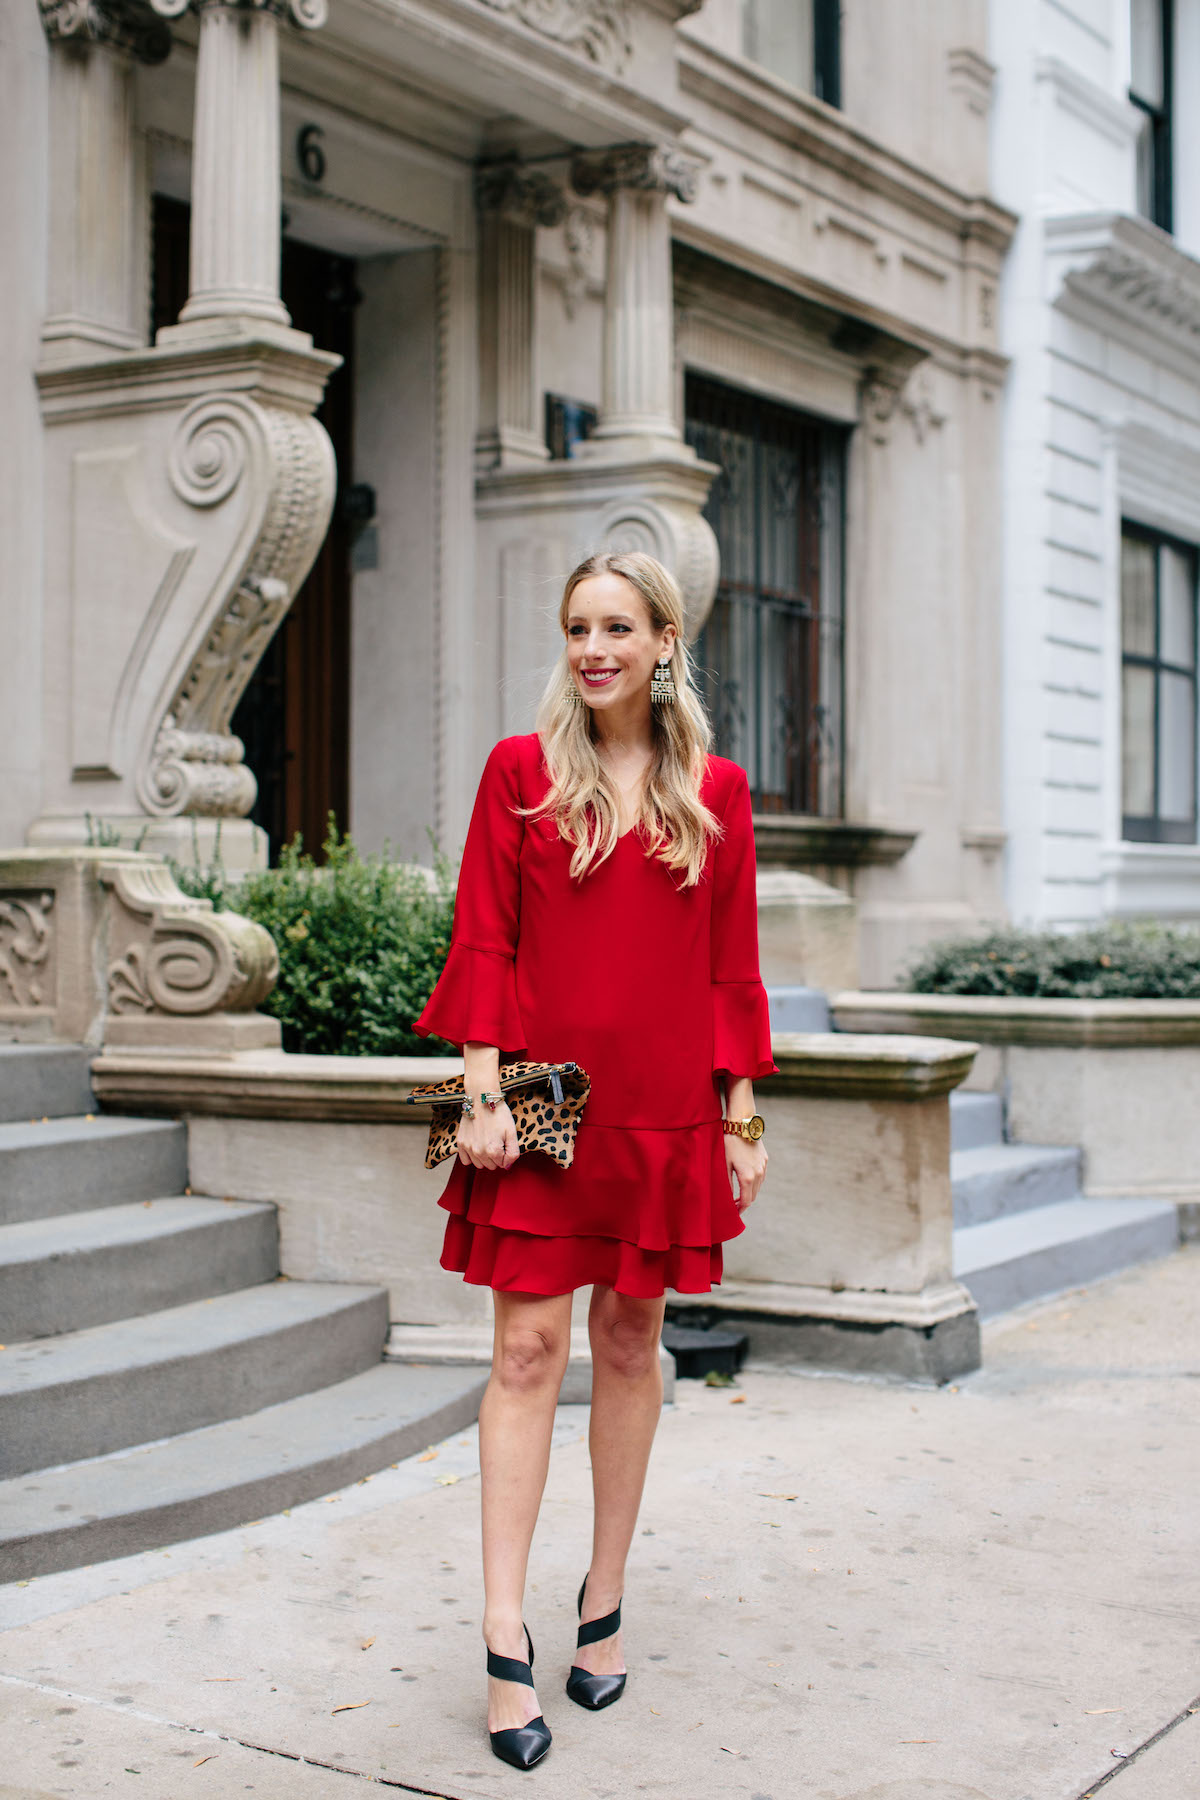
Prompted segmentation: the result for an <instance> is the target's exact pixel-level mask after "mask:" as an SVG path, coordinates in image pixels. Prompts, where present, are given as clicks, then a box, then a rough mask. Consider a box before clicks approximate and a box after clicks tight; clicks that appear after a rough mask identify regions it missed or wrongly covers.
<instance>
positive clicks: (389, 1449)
mask: <svg viewBox="0 0 1200 1800" xmlns="http://www.w3.org/2000/svg"><path fill="white" fill-rule="evenodd" d="M484 1385H485V1375H484V1373H483V1371H481V1370H479V1369H463V1368H438V1369H416V1368H402V1367H399V1366H396V1365H389V1364H386V1363H377V1364H376V1365H375V1366H374V1367H373V1368H370V1369H366V1370H364V1371H363V1372H362V1373H361V1374H358V1375H353V1376H351V1377H350V1378H349V1379H347V1380H345V1381H339V1382H337V1383H335V1384H334V1385H332V1386H329V1387H323V1388H321V1389H320V1390H319V1391H318V1392H316V1393H311V1394H302V1395H300V1396H299V1397H298V1398H296V1399H292V1400H286V1401H283V1402H281V1403H280V1404H278V1405H275V1406H268V1407H265V1408H263V1409H262V1410H261V1411H258V1412H254V1413H251V1414H249V1415H248V1416H247V1417H245V1418H240V1419H230V1420H227V1421H225V1422H224V1423H222V1424H218V1425H210V1426H207V1427H206V1428H205V1429H203V1430H201V1431H194V1432H190V1433H188V1434H187V1435H186V1436H183V1437H174V1438H169V1439H168V1440H167V1441H166V1442H165V1443H159V1444H150V1445H144V1446H142V1447H141V1448H139V1449H137V1450H129V1451H123V1452H122V1453H121V1454H120V1455H118V1456H112V1457H105V1458H104V1459H102V1460H101V1461H99V1462H88V1463H73V1464H70V1465H69V1466H68V1467H66V1468H62V1469H51V1470H48V1471H42V1472H40V1473H38V1474H33V1475H23V1476H20V1477H19V1478H17V1479H15V1480H11V1481H3V1482H0V1521H2V1523H0V1582H5V1581H24V1580H28V1579H29V1578H30V1577H31V1576H34V1575H47V1574H51V1573H53V1572H54V1571H55V1570H57V1569H73V1568H78V1567H79V1566H80V1564H82V1563H92V1562H102V1561H104V1560H106V1559H107V1558H109V1557H113V1556H129V1555H132V1554H133V1553H134V1552H135V1551H139V1550H148V1549H154V1548H157V1547H159V1546H161V1545H164V1544H174V1543H178V1542H179V1540H180V1539H181V1538H190V1537H201V1536H203V1535H205V1534H206V1533H208V1532H212V1531H225V1530H228V1529H229V1528H230V1527H232V1526H234V1525H244V1524H247V1523H248V1522H249V1521H250V1520H252V1519H258V1518H261V1517H263V1515H264V1514H266V1513H271V1512H277V1511H279V1510H280V1509H281V1508H283V1507H286V1506H297V1505H299V1503H300V1502H301V1501H302V1500H312V1499H315V1498H316V1496H317V1495H318V1494H327V1493H329V1492H331V1491H332V1490H333V1489H334V1488H338V1487H342V1486H344V1485H345V1484H346V1483H347V1482H348V1481H354V1480H357V1479H358V1478H359V1477H360V1476H363V1475H370V1474H373V1473H374V1472H375V1471H376V1470H377V1469H383V1468H386V1467H387V1465H388V1464H389V1463H394V1462H399V1461H400V1459H401V1458H402V1457H405V1456H411V1455H412V1454H413V1453H414V1452H415V1451H417V1450H421V1449H423V1448H424V1447H425V1445H426V1444H430V1443H436V1441H437V1440H438V1439H439V1438H443V1437H447V1436H449V1434H450V1433H451V1432H454V1431H461V1430H462V1429H463V1427H464V1426H466V1425H469V1424H470V1423H471V1422H472V1420H473V1419H474V1418H475V1417H476V1415H477V1414H478V1411H479V1401H480V1398H481V1396H482V1394H483V1389H484ZM435 1466H436V1465H435Z"/></svg>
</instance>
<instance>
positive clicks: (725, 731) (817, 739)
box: [686, 376, 846, 818]
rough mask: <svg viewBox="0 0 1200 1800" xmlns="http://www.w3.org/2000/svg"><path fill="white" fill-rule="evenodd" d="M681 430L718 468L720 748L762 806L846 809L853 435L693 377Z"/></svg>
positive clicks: (712, 656)
mask: <svg viewBox="0 0 1200 1800" xmlns="http://www.w3.org/2000/svg"><path fill="white" fill-rule="evenodd" d="M686 435H687V441H688V443H689V444H691V445H693V447H694V448H695V450H696V452H697V454H698V455H699V456H701V457H702V458H703V459H704V460H705V462H713V463H717V464H718V465H719V467H720V470H721V473H720V475H718V476H717V477H716V479H715V480H714V482H713V486H712V492H711V494H710V496H709V502H708V506H707V507H706V509H705V517H706V518H707V519H708V521H709V524H710V525H711V526H712V528H713V530H714V531H715V533H716V536H717V543H718V545H719V547H720V551H721V578H720V586H719V587H718V589H717V597H716V601H715V603H714V606H713V610H712V613H711V615H710V617H709V620H708V623H707V624H706V626H705V628H704V630H703V632H702V633H701V634H700V636H699V637H698V639H697V640H696V643H695V646H694V648H693V654H694V656H695V659H696V665H697V674H698V679H699V681H700V686H701V692H702V693H703V695H704V698H705V702H706V704H707V706H708V710H709V715H710V717H711V718H712V721H713V725H714V728H715V730H716V737H717V744H716V747H717V750H718V751H719V752H720V754H721V755H722V756H730V757H732V758H733V760H734V761H735V762H738V763H741V765H742V767H743V768H744V769H745V770H746V772H747V774H748V776H749V778H750V791H751V794H752V797H753V801H754V806H755V810H756V811H758V812H784V813H807V814H816V815H819V816H824V817H827V818H838V817H840V816H841V812H842V510H843V507H842V490H843V468H844V463H845V443H846V433H845V432H844V431H843V430H842V429H841V428H840V427H838V426H831V425H828V424H826V423H824V421H822V420H820V419H812V418H809V417H808V416H807V415H806V414H804V413H800V412H795V411H793V410H792V409H791V408H790V407H786V406H779V405H777V404H775V403H774V402H773V401H769V400H760V399H758V398H757V397H756V396H755V395H753V394H746V393H742V392H740V391H739V390H738V389H736V388H729V387H725V386H724V385H723V384H722V383H720V382H715V381H710V380H708V379H707V378H704V377H700V376H689V377H688V382H687V394H686Z"/></svg>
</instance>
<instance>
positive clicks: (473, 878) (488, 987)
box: [412, 739, 527, 1055]
mask: <svg viewBox="0 0 1200 1800" xmlns="http://www.w3.org/2000/svg"><path fill="white" fill-rule="evenodd" d="M520 804H521V795H520V791H519V788H518V785H517V759H516V753H515V746H514V745H513V743H512V740H511V739H503V740H502V741H501V742H500V743H499V744H497V745H496V747H495V749H494V750H493V751H492V753H491V755H490V756H489V757H488V759H487V763H486V765H485V766H484V771H483V775H482V777H481V779H480V783H479V791H478V793H477V794H476V796H475V806H474V809H473V811H472V813H471V823H470V826H469V828H468V830H467V841H466V844H465V845H464V847H463V855H462V864H461V866H460V868H459V872H458V887H457V889H456V891H455V896H454V922H453V926H452V928H451V932H450V953H449V955H448V956H447V958H446V963H445V967H444V968H443V969H442V972H441V975H440V976H439V977H438V981H437V985H436V986H435V988H434V990H433V992H432V994H430V996H429V999H428V1001H427V1002H426V1004H425V1006H424V1008H423V1010H422V1012H421V1014H420V1016H419V1017H418V1018H416V1019H414V1020H413V1027H412V1028H413V1030H414V1031H415V1032H416V1033H417V1035H418V1036H419V1037H440V1038H445V1040H446V1042H447V1043H450V1044H454V1045H455V1046H456V1047H457V1048H458V1049H460V1050H461V1049H462V1047H463V1045H464V1044H494V1045H495V1046H496V1048H497V1049H498V1050H501V1051H505V1052H515V1053H517V1054H518V1055H520V1054H523V1053H524V1051H525V1050H526V1048H527V1046H526V1043H525V1027H524V1026H523V1024H522V1023H521V1013H520V1009H519V1007H518V1005H517V978H516V961H515V959H516V953H517V939H518V936H519V934H520V928H521V871H520V861H519V859H520V853H521V840H522V837H523V835H524V830H525V822H524V820H523V819H521V818H520V817H518V816H516V815H515V814H514V813H513V812H512V808H513V807H514V806H519V805H520Z"/></svg>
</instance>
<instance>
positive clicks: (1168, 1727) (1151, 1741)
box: [1078, 1694, 1200, 1800]
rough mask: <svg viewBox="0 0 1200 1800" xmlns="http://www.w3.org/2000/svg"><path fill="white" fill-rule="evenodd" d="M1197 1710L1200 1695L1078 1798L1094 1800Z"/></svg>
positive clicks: (1092, 1783)
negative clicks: (1095, 1796) (1093, 1797)
mask: <svg viewBox="0 0 1200 1800" xmlns="http://www.w3.org/2000/svg"><path fill="white" fill-rule="evenodd" d="M1197 1710H1200V1694H1197V1696H1196V1698H1195V1699H1194V1700H1189V1701H1188V1703H1187V1705H1186V1706H1184V1707H1182V1708H1181V1709H1180V1710H1179V1712H1177V1713H1176V1714H1175V1717H1174V1718H1173V1719H1168V1720H1167V1722H1166V1724H1165V1725H1160V1726H1159V1728H1158V1730H1157V1731H1156V1732H1154V1733H1153V1735H1152V1736H1151V1737H1148V1738H1147V1739H1146V1741H1145V1743H1144V1744H1139V1745H1138V1747H1137V1749H1136V1750H1131V1751H1130V1752H1129V1755H1128V1756H1123V1757H1122V1758H1121V1760H1120V1762H1119V1763H1117V1765H1116V1766H1115V1768H1112V1769H1106V1770H1105V1772H1104V1774H1103V1775H1101V1776H1099V1777H1098V1778H1097V1779H1096V1780H1095V1781H1089V1783H1088V1784H1087V1786H1086V1787H1085V1788H1084V1790H1083V1792H1082V1793H1081V1794H1080V1795H1079V1796H1078V1800H1092V1796H1093V1795H1094V1794H1098V1793H1099V1792H1100V1789H1101V1788H1105V1787H1107V1786H1108V1784H1109V1782H1110V1781H1115V1780H1116V1778H1117V1776H1118V1775H1120V1774H1121V1773H1122V1772H1123V1771H1124V1770H1125V1769H1127V1768H1128V1767H1129V1765H1130V1763H1135V1762H1136V1761H1137V1760H1138V1758H1139V1757H1140V1756H1144V1755H1145V1754H1146V1752H1147V1750H1152V1749H1153V1748H1154V1746H1155V1744H1157V1743H1160V1742H1161V1740H1162V1739H1163V1738H1165V1737H1166V1735H1167V1733H1168V1732H1169V1731H1174V1729H1175V1727H1176V1726H1177V1725H1182V1724H1183V1721H1184V1720H1185V1719H1188V1718H1190V1717H1191V1716H1192V1714H1193V1713H1195V1712H1196V1711H1197Z"/></svg>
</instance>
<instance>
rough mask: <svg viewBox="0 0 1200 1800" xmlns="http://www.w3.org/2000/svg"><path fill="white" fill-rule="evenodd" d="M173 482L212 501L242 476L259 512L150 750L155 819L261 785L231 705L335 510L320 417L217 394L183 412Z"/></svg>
mask: <svg viewBox="0 0 1200 1800" xmlns="http://www.w3.org/2000/svg"><path fill="white" fill-rule="evenodd" d="M167 470H168V474H169V476H170V479H171V484H172V486H173V487H174V489H175V491H176V493H177V494H178V495H179V496H180V498H181V499H183V500H185V501H186V502H187V503H188V504H189V505H191V506H194V507H197V508H200V509H206V508H209V507H213V506H218V505H220V504H221V503H222V502H223V501H224V500H226V499H228V498H229V497H230V496H231V495H232V494H233V493H234V490H235V489H236V488H237V487H238V486H239V484H241V483H242V482H248V483H250V484H251V492H252V494H253V495H255V496H259V495H261V496H262V498H261V500H260V501H259V502H258V506H257V511H258V517H259V520H260V523H259V528H258V530H257V533H256V534H255V536H254V538H253V540H252V542H251V545H250V548H249V551H248V553H247V552H243V554H242V557H241V560H240V562H239V563H238V565H237V566H236V567H235V568H234V570H233V571H232V580H230V581H229V582H228V585H226V584H225V583H224V582H223V583H222V586H221V587H220V588H218V589H217V590H216V591H215V593H214V595H213V596H212V597H210V600H209V602H208V604H207V605H206V607H205V608H204V609H203V614H202V617H203V618H204V619H206V620H208V621H209V622H208V623H207V625H206V626H205V627H204V630H203V638H202V641H201V643H200V647H199V648H198V650H197V651H196V652H195V653H194V654H193V655H192V656H191V658H190V661H189V662H188V665H187V667H186V669H185V670H184V671H183V673H182V675H181V677H180V678H179V679H178V680H177V681H176V684H175V686H174V689H173V691H172V692H171V693H170V695H169V696H168V698H167V701H166V704H165V706H164V707H163V709H162V711H161V713H160V714H159V715H158V724H157V726H156V728H155V729H154V731H153V734H152V738H151V740H150V742H149V744H148V745H147V747H146V750H145V751H144V752H143V756H142V759H141V761H140V765H139V770H138V775H137V784H136V785H137V793H138V799H139V801H140V802H141V804H142V805H143V806H144V807H145V808H146V810H147V812H149V813H151V814H153V815H154V816H156V817H163V816H166V815H169V814H175V813H201V814H213V815H225V816H235V817H236V816H241V815H244V814H245V813H247V812H249V810H250V808H251V807H252V806H253V804H254V797H255V793H256V791H257V789H256V784H255V780H254V776H253V775H252V773H251V772H250V770H249V769H248V768H246V766H245V764H244V763H243V761H242V754H243V748H242V743H241V740H240V739H239V738H236V737H234V736H233V735H232V734H231V732H230V729H229V725H230V720H231V719H232V717H233V712H234V708H235V707H236V706H237V703H238V701H239V700H240V699H241V696H242V694H243V692H244V691H245V687H246V684H247V682H248V681H249V679H250V677H251V675H252V674H253V672H254V670H255V668H256V667H257V665H258V663H259V661H260V659H261V657H262V654H263V652H264V650H265V649H266V647H267V644H268V643H269V642H270V639H271V637H272V636H273V634H274V632H275V631H276V629H277V628H278V626H279V625H280V623H281V621H282V620H283V617H284V615H285V613H286V612H287V609H288V607H289V606H290V604H291V602H292V598H293V596H294V595H295V593H296V590H297V588H298V587H299V586H300V583H301V582H302V581H303V579H304V577H305V575H306V574H307V573H308V570H309V568H310V566H311V564H312V561H313V558H314V557H315V555H316V553H317V551H318V550H319V548H320V546H321V542H322V539H323V538H324V536H325V531H326V528H327V526H328V524H329V515H330V512H331V510H332V506H333V493H334V475H335V471H334V463H333V452H332V450H331V448H330V444H329V439H328V437H327V436H326V433H325V430H324V428H323V427H322V426H321V425H319V424H318V423H317V421H316V420H315V419H313V418H310V417H308V416H306V415H304V414H301V413H294V412H290V411H287V410H285V409H284V408H283V407H279V406H270V405H266V404H263V403H260V402H257V401H253V400H249V399H247V398H245V397H243V396H241V395H238V394H217V395H213V396H211V397H208V398H204V399H201V400H197V401H195V402H194V403H193V404H192V405H191V406H189V407H188V408H187V410H186V411H185V412H184V413H183V414H182V415H181V417H180V419H179V422H178V424H177V426H176V430H175V435H174V439H173V441H172V444H171V447H170V450H169V453H168V458H167Z"/></svg>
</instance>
